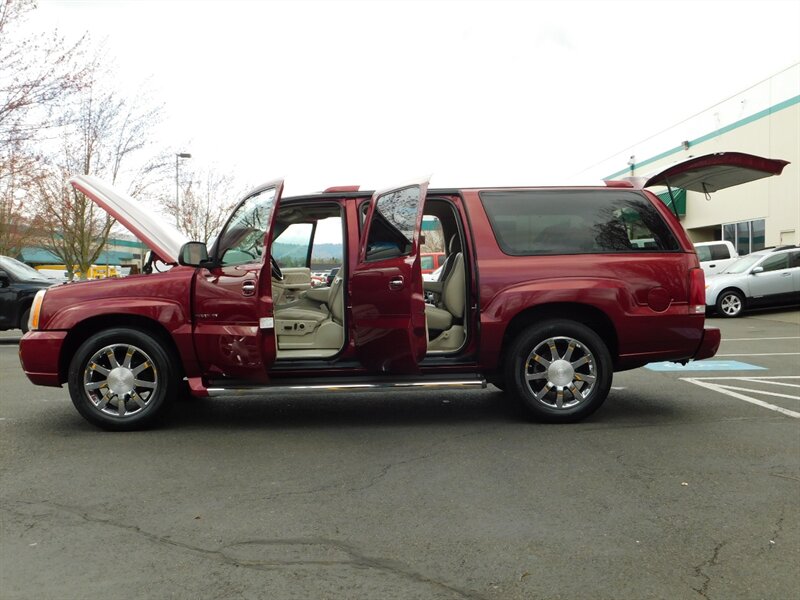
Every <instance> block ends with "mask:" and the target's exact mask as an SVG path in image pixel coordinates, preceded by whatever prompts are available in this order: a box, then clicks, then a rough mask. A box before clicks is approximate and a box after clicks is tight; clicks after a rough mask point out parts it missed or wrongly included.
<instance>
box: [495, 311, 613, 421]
mask: <svg viewBox="0 0 800 600" xmlns="http://www.w3.org/2000/svg"><path fill="white" fill-rule="evenodd" d="M506 356H507V357H508V359H507V362H506V377H505V381H506V384H507V388H506V389H507V390H508V392H509V393H511V394H513V395H514V396H516V397H517V399H518V400H519V401H520V402H521V403H522V405H523V407H524V408H525V409H526V410H527V412H528V414H529V415H530V416H531V417H532V418H534V419H535V420H537V421H543V422H547V423H575V422H577V421H581V420H582V419H585V418H586V417H588V416H589V415H591V414H592V413H593V412H594V411H596V410H597V409H598V408H600V405H602V404H603V402H604V401H605V399H606V397H607V396H608V392H609V390H610V389H611V380H612V377H613V364H612V361H611V354H610V353H609V351H608V348H607V347H606V345H605V344H604V343H603V340H602V339H600V336H598V335H597V333H595V332H594V331H593V330H592V329H590V328H589V327H587V326H586V325H583V324H582V323H578V322H575V321H569V320H565V319H558V320H552V321H545V322H543V323H541V324H538V325H533V326H531V327H529V328H528V329H526V330H524V331H523V332H522V333H521V334H520V335H519V336H518V337H517V338H516V339H515V340H514V341H513V342H512V344H511V347H510V348H509V351H508V353H507V354H506Z"/></svg>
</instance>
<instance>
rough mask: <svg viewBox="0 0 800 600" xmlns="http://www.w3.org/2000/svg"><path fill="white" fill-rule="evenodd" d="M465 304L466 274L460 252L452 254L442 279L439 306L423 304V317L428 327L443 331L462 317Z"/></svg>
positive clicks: (462, 256)
mask: <svg viewBox="0 0 800 600" xmlns="http://www.w3.org/2000/svg"><path fill="white" fill-rule="evenodd" d="M465 304H466V274H465V272H464V255H463V254H462V253H461V252H458V253H456V254H455V255H454V256H453V266H452V268H451V269H450V270H449V273H447V276H446V277H445V279H444V280H443V281H442V299H441V302H440V303H439V306H438V307H437V306H433V305H430V304H427V305H425V318H426V319H427V321H428V329H431V330H434V331H445V330H447V329H450V327H452V326H453V323H454V321H458V322H459V323H460V322H461V320H462V319H463V318H464V306H465Z"/></svg>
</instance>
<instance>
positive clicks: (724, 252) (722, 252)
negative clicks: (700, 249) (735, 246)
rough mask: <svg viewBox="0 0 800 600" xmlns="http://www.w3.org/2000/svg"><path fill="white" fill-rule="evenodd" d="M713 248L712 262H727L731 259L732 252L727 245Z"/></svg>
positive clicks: (713, 246) (716, 245)
mask: <svg viewBox="0 0 800 600" xmlns="http://www.w3.org/2000/svg"><path fill="white" fill-rule="evenodd" d="M709 248H711V260H725V259H726V258H730V257H731V253H730V250H728V247H727V246H726V245H725V244H714V245H712V246H709Z"/></svg>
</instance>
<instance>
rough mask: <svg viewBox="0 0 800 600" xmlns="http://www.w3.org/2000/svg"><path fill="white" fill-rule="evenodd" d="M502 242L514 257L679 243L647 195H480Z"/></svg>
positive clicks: (657, 247) (617, 192) (656, 248)
mask: <svg viewBox="0 0 800 600" xmlns="http://www.w3.org/2000/svg"><path fill="white" fill-rule="evenodd" d="M480 197H481V202H482V203H483V207H484V210H486V213H487V215H488V216H489V221H490V222H491V224H492V229H493V230H494V234H495V237H496V238H497V242H498V244H499V245H500V247H501V248H502V250H503V252H505V253H506V254H512V255H534V254H589V253H598V252H603V253H608V252H664V251H670V250H678V248H679V247H678V243H677V241H676V240H675V237H674V236H673V235H672V232H671V231H670V230H669V228H668V227H667V225H666V223H665V222H664V221H663V219H662V218H661V215H659V214H658V211H657V210H656V209H655V207H654V206H653V205H652V204H650V202H649V201H648V200H647V199H646V198H645V197H643V196H642V195H640V194H638V193H635V192H625V191H620V190H612V191H608V192H605V191H602V192H598V191H594V190H576V191H554V190H520V191H497V192H481V194H480Z"/></svg>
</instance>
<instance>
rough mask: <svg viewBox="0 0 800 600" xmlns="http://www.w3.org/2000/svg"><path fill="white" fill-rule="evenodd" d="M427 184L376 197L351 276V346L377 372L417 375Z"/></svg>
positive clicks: (422, 340) (423, 339)
mask: <svg viewBox="0 0 800 600" xmlns="http://www.w3.org/2000/svg"><path fill="white" fill-rule="evenodd" d="M427 191H428V180H427V179H425V180H422V181H416V182H413V183H410V184H408V185H405V186H401V187H397V188H392V189H388V190H384V191H380V192H375V194H373V196H372V200H371V201H370V205H369V210H368V211H367V216H366V220H365V222H364V231H363V232H362V236H361V248H360V252H359V256H358V261H357V263H356V266H355V268H354V269H353V272H352V273H351V274H350V276H349V279H350V300H351V306H352V316H353V322H354V324H353V331H354V343H355V346H356V351H357V353H358V357H359V360H360V361H361V362H362V364H364V366H366V367H367V368H368V369H370V370H371V371H374V372H376V373H387V374H388V373H392V374H404V373H417V372H419V361H420V360H422V358H423V357H424V356H425V352H426V350H427V346H428V337H427V330H426V327H425V299H424V292H423V289H422V268H421V266H420V246H421V244H422V241H423V240H422V239H421V234H420V231H421V228H422V210H423V206H424V204H425V195H426V193H427Z"/></svg>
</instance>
